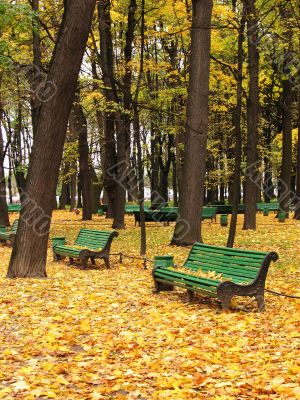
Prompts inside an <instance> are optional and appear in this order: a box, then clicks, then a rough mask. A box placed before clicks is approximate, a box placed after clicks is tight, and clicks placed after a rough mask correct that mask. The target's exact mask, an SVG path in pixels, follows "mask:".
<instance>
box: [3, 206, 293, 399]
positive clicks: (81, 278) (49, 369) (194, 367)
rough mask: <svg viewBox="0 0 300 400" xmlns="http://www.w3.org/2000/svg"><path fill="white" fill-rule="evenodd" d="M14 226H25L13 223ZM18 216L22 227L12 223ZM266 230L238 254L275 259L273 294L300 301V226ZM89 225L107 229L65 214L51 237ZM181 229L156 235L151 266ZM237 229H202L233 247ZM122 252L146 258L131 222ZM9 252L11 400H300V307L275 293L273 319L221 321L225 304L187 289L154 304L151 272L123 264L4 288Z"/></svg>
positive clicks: (241, 236) (120, 241)
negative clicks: (259, 253) (231, 232)
mask: <svg viewBox="0 0 300 400" xmlns="http://www.w3.org/2000/svg"><path fill="white" fill-rule="evenodd" d="M14 217H16V216H14ZM12 218H13V217H12ZM258 222H259V224H258V225H259V228H258V230H257V232H245V231H242V230H241V224H242V217H241V218H240V220H239V229H238V234H237V241H236V245H237V246H239V247H241V248H249V249H251V248H253V249H259V250H266V251H268V250H274V251H277V252H278V253H279V255H280V261H279V262H277V263H276V264H275V265H273V266H272V267H271V269H270V273H269V276H268V280H267V287H268V288H270V289H273V290H277V291H280V292H285V293H288V294H293V295H298V296H299V295H300V291H299V276H300V267H299V265H300V235H299V232H300V223H299V222H295V221H292V220H290V221H287V222H286V223H285V224H280V223H279V222H277V220H276V219H275V218H274V216H273V215H270V216H269V217H263V216H261V215H260V216H259V217H258ZM83 226H88V227H90V228H96V229H97V228H98V229H109V228H110V224H109V221H107V220H105V219H104V217H98V216H97V217H95V219H94V221H93V222H88V223H86V224H83V222H82V221H80V220H79V219H78V218H77V217H76V216H75V215H73V214H72V213H69V212H62V211H57V212H55V214H54V219H53V223H52V228H51V235H50V236H55V235H65V236H67V238H68V239H69V240H70V241H72V240H74V238H75V236H76V234H77V233H78V231H79V229H80V228H81V227H83ZM173 227H174V226H170V227H162V226H159V225H155V224H148V225H147V236H148V257H149V258H152V257H154V255H156V254H162V255H163V254H174V256H175V260H176V263H177V264H180V263H181V262H182V261H183V260H184V258H185V257H186V255H187V253H188V249H178V248H174V247H169V246H168V243H169V241H170V238H171V235H172V231H173ZM227 233H228V230H227V228H221V227H220V224H219V219H218V222H217V223H212V224H211V223H209V222H204V240H205V242H206V243H210V244H217V245H225V243H226V237H227ZM112 251H113V252H115V253H117V252H120V251H122V252H124V253H125V254H128V255H136V256H137V255H138V253H139V228H138V227H134V222H133V218H132V217H128V218H127V229H126V231H122V232H120V236H119V238H117V239H115V240H114V243H113V248H112ZM10 253H11V249H10V248H9V247H7V246H3V245H2V247H0V259H1V279H0V285H1V296H0V398H1V399H26V400H31V399H47V398H54V399H67V400H75V399H80V400H82V399H95V400H96V399H140V400H142V399H147V400H148V399H149V400H150V399H172V400H173V399H174V400H177V399H220V400H221V399H290V400H293V399H300V301H299V300H295V299H289V298H283V297H275V296H272V295H270V294H266V307H267V309H266V312H265V313H263V314H260V313H257V312H256V304H254V303H253V302H251V303H249V299H245V300H242V299H239V298H237V299H236V300H235V301H234V307H235V310H234V311H231V312H229V313H221V312H220V306H219V304H218V302H217V301H216V300H212V299H207V298H203V297H200V296H195V299H194V301H193V303H192V304H187V303H186V295H185V293H184V291H181V290H177V291H176V292H169V293H167V292H165V293H161V294H159V295H154V294H152V289H153V283H152V279H151V263H149V264H148V269H147V270H144V269H143V263H142V261H141V260H139V259H135V260H132V259H128V258H125V259H124V262H123V264H120V263H119V260H118V257H117V256H113V257H112V258H111V259H112V269H111V270H105V269H104V266H103V263H102V262H101V261H98V262H97V265H98V267H99V268H98V269H89V270H86V271H82V270H79V269H78V268H76V266H75V267H70V266H68V265H67V262H64V261H63V262H59V263H54V262H53V261H52V254H51V248H50V244H49V252H48V266H47V270H48V275H49V279H46V280H26V279H25V280H7V279H5V278H4V276H5V273H6V269H7V266H8V261H9V257H10Z"/></svg>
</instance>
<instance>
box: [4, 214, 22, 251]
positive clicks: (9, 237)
mask: <svg viewBox="0 0 300 400" xmlns="http://www.w3.org/2000/svg"><path fill="white" fill-rule="evenodd" d="M18 224H19V220H18V219H15V220H14V222H13V224H12V227H11V228H7V227H5V226H0V241H2V242H9V243H10V244H11V245H13V244H14V241H15V238H16V233H17V229H18Z"/></svg>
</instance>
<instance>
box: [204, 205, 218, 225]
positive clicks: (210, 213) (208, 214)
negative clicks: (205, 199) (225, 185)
mask: <svg viewBox="0 0 300 400" xmlns="http://www.w3.org/2000/svg"><path fill="white" fill-rule="evenodd" d="M205 219H210V220H211V222H212V221H213V220H215V221H216V220H217V209H216V208H215V207H203V210H202V221H204V220H205Z"/></svg>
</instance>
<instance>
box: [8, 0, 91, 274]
mask: <svg viewBox="0 0 300 400" xmlns="http://www.w3.org/2000/svg"><path fill="white" fill-rule="evenodd" d="M95 2H96V1H95V0H85V1H84V2H83V1H81V0H65V1H64V16H63V21H62V24H61V28H60V31H59V35H58V38H57V42H56V46H55V49H54V53H53V57H52V61H51V66H50V71H49V74H48V79H47V80H48V82H49V85H51V87H52V85H54V87H55V88H56V91H55V94H54V95H52V96H50V97H49V98H47V97H46V96H47V93H48V89H49V87H48V85H46V87H45V91H44V95H45V99H44V100H45V101H44V102H43V104H42V106H41V108H40V113H39V119H38V124H37V132H36V136H35V138H34V143H33V149H32V153H31V157H30V163H29V171H28V178H27V187H26V189H27V196H26V199H25V200H24V202H23V209H22V211H21V218H20V223H19V228H18V232H17V236H16V241H15V244H14V247H13V251H12V256H11V260H10V264H9V268H8V272H7V276H8V277H10V278H16V277H46V276H47V274H46V259H47V247H48V237H49V229H50V222H51V216H52V207H53V197H54V195H55V191H56V186H57V180H58V174H59V167H60V163H61V159H62V153H63V147H64V140H65V134H66V131H67V124H68V117H69V114H70V109H71V106H72V101H73V98H74V93H75V88H76V82H77V78H78V73H79V69H80V65H81V62H82V57H83V53H84V50H85V46H86V42H87V39H88V34H89V31H90V27H91V22H92V16H93V11H94V7H95ZM45 149H47V151H45Z"/></svg>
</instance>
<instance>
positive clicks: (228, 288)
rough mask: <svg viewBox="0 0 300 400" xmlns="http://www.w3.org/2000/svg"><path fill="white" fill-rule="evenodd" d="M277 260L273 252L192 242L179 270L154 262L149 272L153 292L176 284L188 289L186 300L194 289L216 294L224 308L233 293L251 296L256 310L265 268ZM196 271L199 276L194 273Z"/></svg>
mask: <svg viewBox="0 0 300 400" xmlns="http://www.w3.org/2000/svg"><path fill="white" fill-rule="evenodd" d="M277 260H278V255H277V253H275V252H271V253H266V252H261V251H253V250H240V249H232V248H228V247H218V246H211V245H206V244H202V243H195V244H194V245H193V247H192V249H191V251H190V254H189V256H188V258H187V260H186V261H185V263H184V265H183V268H181V270H179V271H176V268H173V267H167V266H166V265H165V263H164V262H162V263H161V265H159V263H158V264H156V266H155V268H154V269H153V272H152V276H153V279H154V284H155V293H158V292H161V291H165V290H173V288H174V286H178V287H182V288H184V289H187V293H188V300H189V301H191V300H192V298H193V294H194V292H199V293H201V294H202V295H204V296H212V297H217V298H218V299H219V300H220V301H221V303H222V308H223V309H224V310H227V309H229V308H230V304H231V299H232V297H233V296H250V297H255V299H256V301H257V304H258V307H259V309H260V310H261V311H263V310H264V309H265V302H264V290H265V281H266V277H267V273H268V269H269V266H270V263H271V261H277ZM182 270H184V271H182ZM185 270H186V272H185ZM199 272H200V276H196V274H199ZM214 274H215V276H214Z"/></svg>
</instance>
